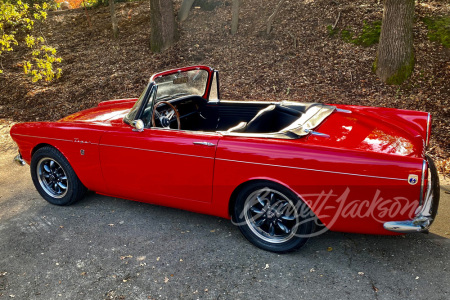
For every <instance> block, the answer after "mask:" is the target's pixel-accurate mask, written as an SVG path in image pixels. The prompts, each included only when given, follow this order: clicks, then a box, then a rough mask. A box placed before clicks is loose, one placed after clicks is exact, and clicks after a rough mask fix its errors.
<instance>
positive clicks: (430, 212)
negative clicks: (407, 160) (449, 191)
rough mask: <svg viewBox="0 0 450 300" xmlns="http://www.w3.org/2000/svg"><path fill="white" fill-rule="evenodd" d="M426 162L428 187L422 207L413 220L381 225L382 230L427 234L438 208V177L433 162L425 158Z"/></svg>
mask: <svg viewBox="0 0 450 300" xmlns="http://www.w3.org/2000/svg"><path fill="white" fill-rule="evenodd" d="M426 159H427V161H428V174H429V176H428V185H427V194H426V196H425V201H424V202H423V205H422V206H420V207H419V208H418V210H419V212H418V213H417V214H416V216H415V217H414V219H412V220H409V221H392V222H386V223H384V224H383V227H384V229H387V230H390V231H394V232H401V233H409V232H423V233H428V229H429V228H430V226H431V224H432V223H433V221H434V219H435V218H436V214H437V210H438V206H439V197H440V195H439V193H440V190H439V176H438V173H437V170H436V166H435V165H434V162H433V160H432V159H431V158H430V157H428V156H426Z"/></svg>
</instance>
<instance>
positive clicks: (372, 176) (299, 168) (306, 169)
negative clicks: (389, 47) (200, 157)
mask: <svg viewBox="0 0 450 300" xmlns="http://www.w3.org/2000/svg"><path fill="white" fill-rule="evenodd" d="M216 160H223V161H231V162H238V163H244V164H253V165H262V166H269V167H279V168H288V169H297V170H305V171H315V172H324V173H333V174H341V175H350V176H360V177H370V178H379V179H389V180H400V181H405V182H407V180H406V179H404V178H393V177H382V176H374V175H363V174H355V173H345V172H336V171H327V170H317V169H309V168H301V167H291V166H283V165H273V164H265V163H257V162H250V161H241V160H234V159H226V158H216Z"/></svg>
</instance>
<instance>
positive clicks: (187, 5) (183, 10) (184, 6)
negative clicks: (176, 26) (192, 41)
mask: <svg viewBox="0 0 450 300" xmlns="http://www.w3.org/2000/svg"><path fill="white" fill-rule="evenodd" d="M194 1H195V0H183V2H182V3H181V7H180V11H179V12H178V20H179V21H180V22H182V21H184V20H186V19H187V17H188V16H189V11H190V10H191V7H192V4H194Z"/></svg>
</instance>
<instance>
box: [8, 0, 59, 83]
mask: <svg viewBox="0 0 450 300" xmlns="http://www.w3.org/2000/svg"><path fill="white" fill-rule="evenodd" d="M36 2H40V1H36ZM49 8H50V6H49V5H48V4H47V3H46V2H41V3H40V4H39V3H34V4H33V5H29V4H28V3H25V2H22V1H20V0H17V1H8V2H7V1H5V0H0V58H1V55H2V53H3V52H5V51H13V50H14V47H15V46H18V45H20V44H23V45H26V46H27V47H28V48H30V50H31V53H30V55H31V59H30V60H26V61H24V63H23V65H24V72H25V74H27V75H29V76H31V79H32V81H33V82H36V81H39V80H41V79H44V80H46V81H51V80H52V79H53V78H55V77H56V78H58V77H59V76H60V75H61V69H59V68H58V69H57V70H56V71H55V70H54V69H53V64H54V63H60V62H61V58H60V57H56V49H54V48H52V47H50V46H48V45H46V43H45V39H44V38H43V37H41V36H38V37H35V36H33V35H30V33H31V31H32V29H33V26H34V24H35V22H41V21H43V20H45V19H46V18H47V10H48V9H49ZM23 33H27V35H26V37H25V38H22V39H21V38H20V36H23V35H24V34H23ZM2 72H3V70H0V73H2Z"/></svg>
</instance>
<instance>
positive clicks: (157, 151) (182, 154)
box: [99, 144, 214, 159]
mask: <svg viewBox="0 0 450 300" xmlns="http://www.w3.org/2000/svg"><path fill="white" fill-rule="evenodd" d="M99 146H106V147H115V148H125V149H132V150H141V151H148V152H156V153H164V154H172V155H181V156H189V157H197V158H206V159H214V157H208V156H199V155H192V154H184V153H174V152H167V151H160V150H152V149H143V148H134V147H126V146H117V145H106V144H99Z"/></svg>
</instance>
